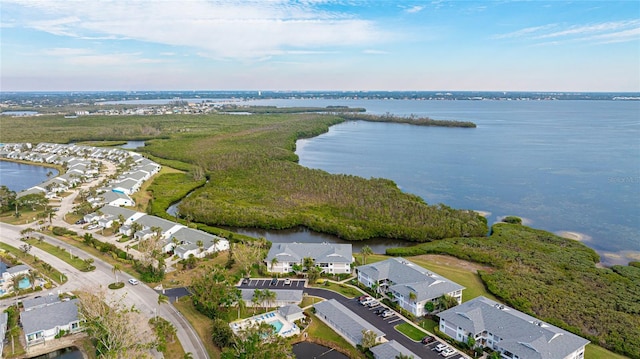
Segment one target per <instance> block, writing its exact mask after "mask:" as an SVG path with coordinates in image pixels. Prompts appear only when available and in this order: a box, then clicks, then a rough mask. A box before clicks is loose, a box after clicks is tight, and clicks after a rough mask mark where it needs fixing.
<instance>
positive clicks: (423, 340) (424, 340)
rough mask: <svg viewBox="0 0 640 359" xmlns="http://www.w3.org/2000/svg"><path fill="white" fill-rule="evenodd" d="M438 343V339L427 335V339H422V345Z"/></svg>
mask: <svg viewBox="0 0 640 359" xmlns="http://www.w3.org/2000/svg"><path fill="white" fill-rule="evenodd" d="M435 341H436V338H434V337H432V336H431V335H427V336H426V337H424V338H422V341H421V342H422V344H429V343H433V342H435Z"/></svg>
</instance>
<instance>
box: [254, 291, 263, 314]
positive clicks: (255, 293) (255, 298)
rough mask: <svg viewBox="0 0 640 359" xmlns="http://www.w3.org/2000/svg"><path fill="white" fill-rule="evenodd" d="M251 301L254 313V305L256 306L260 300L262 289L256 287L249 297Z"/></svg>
mask: <svg viewBox="0 0 640 359" xmlns="http://www.w3.org/2000/svg"><path fill="white" fill-rule="evenodd" d="M251 302H252V303H253V307H254V310H253V312H254V313H255V312H256V311H255V307H257V306H258V305H259V304H260V303H261V302H262V291H261V290H260V289H256V290H254V291H253V297H252V298H251Z"/></svg>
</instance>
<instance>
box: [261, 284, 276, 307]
mask: <svg viewBox="0 0 640 359" xmlns="http://www.w3.org/2000/svg"><path fill="white" fill-rule="evenodd" d="M262 296H263V300H265V301H266V302H267V306H269V307H272V306H273V303H275V301H276V297H277V296H276V292H274V291H272V290H269V289H265V290H264V291H263V292H262ZM265 309H266V308H265Z"/></svg>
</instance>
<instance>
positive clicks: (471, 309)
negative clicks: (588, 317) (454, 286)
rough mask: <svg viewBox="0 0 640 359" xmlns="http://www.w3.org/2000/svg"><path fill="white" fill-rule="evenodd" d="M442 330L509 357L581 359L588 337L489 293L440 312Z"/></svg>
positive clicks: (458, 339)
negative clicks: (499, 299)
mask: <svg viewBox="0 0 640 359" xmlns="http://www.w3.org/2000/svg"><path fill="white" fill-rule="evenodd" d="M438 316H439V317H440V326H439V328H440V331H441V332H443V333H445V334H446V335H448V336H450V337H451V338H453V339H455V340H457V341H460V342H464V343H467V342H468V340H469V337H472V338H473V339H474V340H475V344H476V345H479V346H481V347H483V348H490V349H493V350H495V351H497V352H499V353H500V355H501V357H502V358H508V359H582V358H583V357H584V350H585V346H586V345H587V344H588V343H589V341H588V340H586V339H584V338H581V337H579V336H577V335H575V334H572V333H569V332H567V331H566V330H563V329H560V328H558V327H555V326H553V325H551V324H547V323H545V322H543V321H540V320H538V319H536V318H534V317H532V316H530V315H527V314H524V313H522V312H520V311H517V310H515V309H513V308H509V307H507V306H505V305H502V304H500V303H498V302H496V301H493V300H491V299H489V298H486V297H482V296H481V297H477V298H474V299H472V300H470V301H468V302H465V303H463V304H461V305H459V306H456V307H453V308H451V309H448V310H445V311H443V312H441V313H439V314H438Z"/></svg>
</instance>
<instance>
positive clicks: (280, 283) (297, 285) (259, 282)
mask: <svg viewBox="0 0 640 359" xmlns="http://www.w3.org/2000/svg"><path fill="white" fill-rule="evenodd" d="M272 281H273V279H249V281H248V283H247V282H246V281H245V280H243V281H242V284H240V287H242V288H244V287H249V288H270V287H271V288H280V289H289V288H293V289H303V288H304V285H305V283H306V280H304V279H289V284H286V283H285V281H286V279H276V281H275V284H273V283H272Z"/></svg>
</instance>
